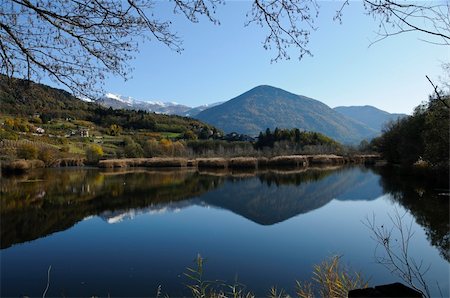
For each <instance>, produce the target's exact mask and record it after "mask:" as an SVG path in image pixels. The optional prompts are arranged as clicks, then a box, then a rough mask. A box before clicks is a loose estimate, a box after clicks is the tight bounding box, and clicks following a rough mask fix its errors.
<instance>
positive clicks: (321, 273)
mask: <svg viewBox="0 0 450 298" xmlns="http://www.w3.org/2000/svg"><path fill="white" fill-rule="evenodd" d="M203 267H204V259H203V258H202V256H200V255H197V258H196V259H195V267H193V268H192V267H187V268H186V270H187V271H186V272H185V273H184V275H185V277H187V278H188V281H189V283H188V284H187V285H186V286H187V287H188V289H189V290H190V291H191V295H192V297H194V298H205V297H211V298H227V297H233V298H254V297H255V295H254V294H253V293H252V292H251V291H249V290H247V289H246V287H245V286H244V285H243V284H241V283H238V282H237V281H236V282H234V283H232V284H228V283H226V282H220V281H208V280H206V279H205V278H204V268H203ZM366 287H368V281H367V280H366V279H365V278H364V277H363V276H362V274H361V273H359V272H353V271H351V270H349V269H347V268H345V266H343V265H342V264H341V257H340V256H332V257H330V258H329V259H326V260H324V261H322V262H321V263H320V264H317V265H314V267H313V272H312V281H310V282H300V281H296V292H295V295H294V296H291V295H290V294H289V293H287V292H286V291H285V290H284V289H278V288H276V287H271V288H270V289H269V291H268V295H267V297H269V298H287V297H299V298H313V297H338V298H339V297H347V294H348V292H349V291H350V290H353V289H360V288H366Z"/></svg>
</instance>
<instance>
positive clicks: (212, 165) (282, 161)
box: [0, 154, 382, 172]
mask: <svg viewBox="0 0 450 298" xmlns="http://www.w3.org/2000/svg"><path fill="white" fill-rule="evenodd" d="M381 161H382V160H381V157H380V155H376V154H359V155H352V156H340V155H334V154H321V155H281V156H274V157H271V158H267V157H244V156H241V157H230V158H223V157H209V158H206V157H198V158H192V159H189V158H184V157H151V158H122V159H104V160H100V161H99V162H98V163H96V164H87V163H86V161H85V160H84V159H80V158H76V159H75V158H74V159H62V160H56V161H54V162H53V163H52V164H50V165H49V166H45V165H44V163H43V162H42V161H40V160H24V159H21V160H14V161H11V162H7V163H4V162H3V163H1V164H0V167H1V171H2V172H26V171H29V170H31V169H37V168H45V167H47V168H59V167H73V166H76V167H85V166H90V167H92V166H94V167H98V168H105V169H114V168H132V167H140V168H199V169H266V168H308V167H311V166H321V165H346V164H375V163H377V162H381Z"/></svg>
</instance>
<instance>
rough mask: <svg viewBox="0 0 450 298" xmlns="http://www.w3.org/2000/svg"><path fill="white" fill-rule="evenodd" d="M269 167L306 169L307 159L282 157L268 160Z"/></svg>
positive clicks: (296, 156)
mask: <svg viewBox="0 0 450 298" xmlns="http://www.w3.org/2000/svg"><path fill="white" fill-rule="evenodd" d="M268 165H269V166H272V167H306V166H308V158H307V157H305V156H302V155H284V156H276V157H272V158H271V159H269V162H268Z"/></svg>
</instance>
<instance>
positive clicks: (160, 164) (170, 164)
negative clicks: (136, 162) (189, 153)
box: [140, 157, 188, 168]
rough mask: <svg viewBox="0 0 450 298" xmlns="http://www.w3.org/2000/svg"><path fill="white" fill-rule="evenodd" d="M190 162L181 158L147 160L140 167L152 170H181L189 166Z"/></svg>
mask: <svg viewBox="0 0 450 298" xmlns="http://www.w3.org/2000/svg"><path fill="white" fill-rule="evenodd" d="M187 162H188V160H187V159H186V158H181V157H167V158H165V157H153V158H145V159H144V160H143V161H142V164H141V165H140V166H144V167H151V168H181V167H186V166H187Z"/></svg>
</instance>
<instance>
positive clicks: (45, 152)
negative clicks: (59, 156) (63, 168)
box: [38, 147, 56, 165]
mask: <svg viewBox="0 0 450 298" xmlns="http://www.w3.org/2000/svg"><path fill="white" fill-rule="evenodd" d="M38 159H40V160H42V161H43V162H44V163H45V165H50V164H51V163H52V162H53V161H54V160H55V159H56V152H55V150H52V149H51V148H49V147H44V148H42V149H41V150H39V153H38Z"/></svg>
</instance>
